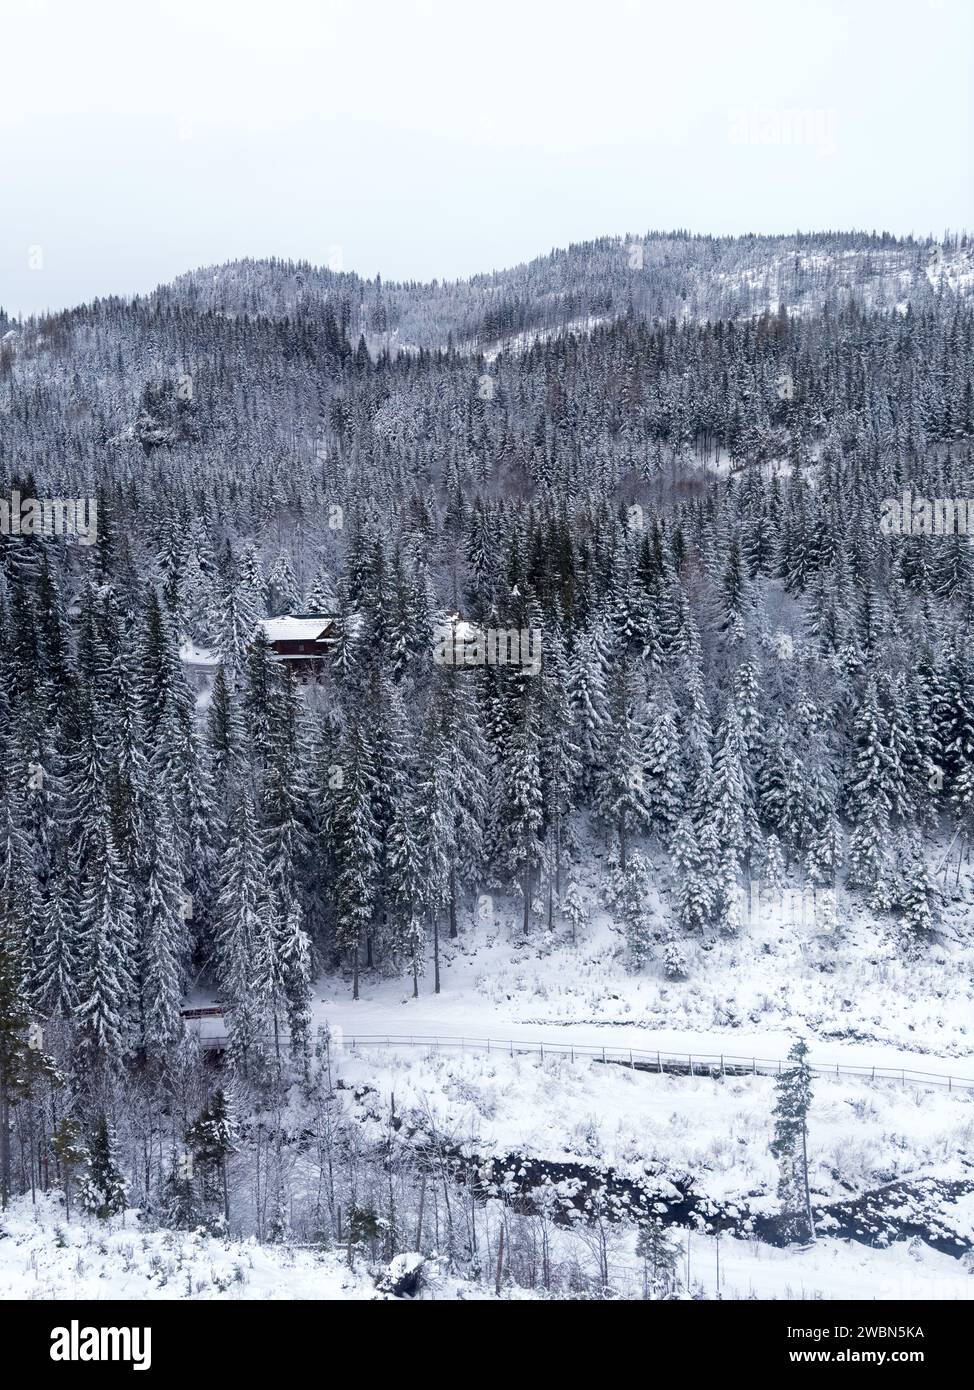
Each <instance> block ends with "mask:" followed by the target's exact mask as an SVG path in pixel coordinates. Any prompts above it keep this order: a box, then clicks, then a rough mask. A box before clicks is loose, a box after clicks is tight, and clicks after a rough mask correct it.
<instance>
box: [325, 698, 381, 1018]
mask: <svg viewBox="0 0 974 1390" xmlns="http://www.w3.org/2000/svg"><path fill="white" fill-rule="evenodd" d="M366 719H367V712H366V711H365V710H358V711H356V710H352V711H351V712H350V716H349V722H348V724H347V726H346V729H345V739H344V746H343V749H342V755H341V782H340V785H339V786H336V787H335V788H334V789H332V792H331V795H332V797H333V798H334V803H335V810H334V813H333V817H334V829H333V833H334V836H335V841H336V843H337V844H338V845H339V846H340V847H341V852H340V856H339V862H338V877H337V882H336V884H335V896H336V918H337V930H336V938H335V939H336V945H337V947H338V950H339V951H340V952H341V954H342V955H343V957H344V958H345V960H346V962H347V964H348V967H349V968H350V970H351V974H352V998H353V999H357V998H358V995H359V969H360V964H361V952H362V947H363V945H364V943H365V939H366V935H367V933H368V931H369V928H370V927H371V924H372V913H373V905H374V901H375V894H376V874H377V871H378V861H379V841H378V838H377V827H376V822H375V814H374V810H373V798H374V796H375V790H376V777H375V750H374V747H373V743H372V738H371V736H370V732H369V730H368V728H367V724H366Z"/></svg>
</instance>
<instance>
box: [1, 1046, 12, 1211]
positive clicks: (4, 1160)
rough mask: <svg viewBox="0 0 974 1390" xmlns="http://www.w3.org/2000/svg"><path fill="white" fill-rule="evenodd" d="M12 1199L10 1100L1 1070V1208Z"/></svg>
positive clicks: (5, 1080)
mask: <svg viewBox="0 0 974 1390" xmlns="http://www.w3.org/2000/svg"><path fill="white" fill-rule="evenodd" d="M9 1199H10V1101H9V1100H8V1098H7V1078H6V1075H5V1074H4V1072H2V1071H0V1208H2V1209H3V1210H4V1211H6V1209H7V1202H8V1201H9Z"/></svg>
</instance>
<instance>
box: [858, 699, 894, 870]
mask: <svg viewBox="0 0 974 1390" xmlns="http://www.w3.org/2000/svg"><path fill="white" fill-rule="evenodd" d="M854 738H855V752H854V755H853V762H852V767H851V771H850V784H849V791H848V796H847V805H848V810H849V816H850V819H851V821H852V834H851V836H850V839H849V881H850V883H851V884H852V885H853V886H854V887H859V888H866V889H869V890H871V891H875V890H876V888H877V887H878V886H879V884H880V882H881V880H882V878H883V876H884V874H885V871H886V844H887V839H888V836H889V815H890V800H889V791H888V786H889V780H890V765H889V751H888V749H887V746H886V743H885V727H884V721H883V717H882V713H881V711H880V707H879V698H878V694H877V686H876V681H875V680H874V679H870V680H869V681H868V682H867V683H866V688H865V691H864V692H863V696H862V701H861V703H860V706H859V710H858V713H857V715H856V720H855V725H854Z"/></svg>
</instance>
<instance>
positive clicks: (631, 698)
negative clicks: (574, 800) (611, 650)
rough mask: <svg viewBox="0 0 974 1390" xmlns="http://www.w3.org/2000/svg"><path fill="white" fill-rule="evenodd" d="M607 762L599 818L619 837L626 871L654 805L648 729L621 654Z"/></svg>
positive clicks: (600, 787) (598, 789)
mask: <svg viewBox="0 0 974 1390" xmlns="http://www.w3.org/2000/svg"><path fill="white" fill-rule="evenodd" d="M604 748H605V754H604V759H605V760H604V763H603V765H602V768H601V770H600V773H599V777H598V781H597V785H596V798H595V804H596V807H597V810H598V813H599V815H600V817H601V818H602V819H603V820H604V821H605V822H606V823H607V824H608V825H610V826H611V827H612V828H613V829H614V830H615V832H616V834H617V835H618V837H619V867H620V869H621V870H622V871H623V872H625V868H626V859H627V854H628V848H629V841H630V838H631V836H632V835H633V834H636V833H638V832H639V831H644V830H646V829H647V828H648V826H649V824H650V821H651V818H652V808H651V806H650V803H649V799H648V796H647V790H646V777H645V772H644V764H645V758H646V731H645V725H644V721H643V717H642V714H641V711H640V710H639V709H638V707H637V703H636V698H635V681H634V678H633V675H632V671H631V668H630V666H629V663H628V658H626V657H625V656H623V655H621V654H620V656H619V657H618V665H617V668H616V669H615V670H614V671H613V673H612V693H611V700H610V718H609V724H608V727H607V729H606V734H605V743H604Z"/></svg>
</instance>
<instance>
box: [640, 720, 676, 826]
mask: <svg viewBox="0 0 974 1390" xmlns="http://www.w3.org/2000/svg"><path fill="white" fill-rule="evenodd" d="M647 724H648V732H647V735H646V760H645V763H644V764H643V773H644V788H645V794H646V804H647V805H648V807H649V813H650V824H651V826H652V828H653V830H654V831H655V833H656V834H657V835H659V837H660V839H661V840H662V841H663V843H664V844H667V843H668V842H669V840H670V838H671V836H672V834H673V831H674V829H675V828H676V823H677V821H678V820H679V818H680V816H681V814H682V812H683V809H684V806H685V796H686V792H685V787H684V784H683V773H682V768H681V760H680V739H679V734H678V732H677V727H676V720H675V718H674V716H673V711H672V708H671V705H670V702H669V700H668V699H667V700H657V701H656V702H654V704H653V705H652V706H651V707H650V709H649V712H648V717H647Z"/></svg>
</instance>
